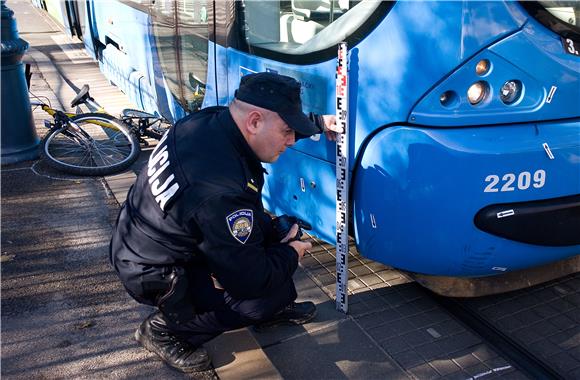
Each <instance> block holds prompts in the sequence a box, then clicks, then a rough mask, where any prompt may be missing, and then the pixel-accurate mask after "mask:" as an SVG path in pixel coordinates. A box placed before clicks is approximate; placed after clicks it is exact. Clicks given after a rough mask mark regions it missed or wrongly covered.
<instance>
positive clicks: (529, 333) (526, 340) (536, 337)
mask: <svg viewBox="0 0 580 380" xmlns="http://www.w3.org/2000/svg"><path fill="white" fill-rule="evenodd" d="M511 336H513V337H515V338H516V339H517V340H518V341H519V342H521V343H523V344H524V345H525V346H529V345H530V344H532V343H535V342H537V341H540V340H542V339H544V336H543V335H540V334H538V333H536V332H535V331H534V330H532V329H529V328H525V327H524V328H523V329H521V330H518V331H515V332H514V333H513V334H511Z"/></svg>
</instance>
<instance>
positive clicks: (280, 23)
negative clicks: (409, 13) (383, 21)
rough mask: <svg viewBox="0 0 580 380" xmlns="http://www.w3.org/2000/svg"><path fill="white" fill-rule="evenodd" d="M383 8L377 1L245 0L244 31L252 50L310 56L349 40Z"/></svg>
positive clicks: (243, 10)
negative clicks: (254, 48)
mask: <svg viewBox="0 0 580 380" xmlns="http://www.w3.org/2000/svg"><path fill="white" fill-rule="evenodd" d="M380 5H381V1H376V0H363V1H348V0H319V1H312V0H292V1H257V0H246V1H244V2H243V6H242V18H243V23H244V25H243V29H244V31H245V37H246V41H247V43H248V45H249V46H250V48H252V47H258V48H262V49H267V50H271V51H275V52H280V53H284V54H308V53H312V52H316V51H320V50H324V49H327V48H329V47H334V46H336V44H337V43H339V42H340V41H343V40H345V39H346V38H348V37H349V36H350V35H351V34H353V33H354V32H355V31H357V30H358V29H359V28H360V27H361V26H362V25H363V24H364V23H365V21H367V20H368V19H369V17H370V16H371V15H372V14H373V13H374V12H375V11H376V10H377V8H379V6H380Z"/></svg>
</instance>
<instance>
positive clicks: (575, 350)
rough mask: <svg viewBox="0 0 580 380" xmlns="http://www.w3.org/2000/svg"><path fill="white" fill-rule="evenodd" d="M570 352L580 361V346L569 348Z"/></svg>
mask: <svg viewBox="0 0 580 380" xmlns="http://www.w3.org/2000/svg"><path fill="white" fill-rule="evenodd" d="M568 353H569V354H570V355H572V356H573V357H574V358H575V359H576V360H578V361H579V362H580V346H576V347H574V348H572V349H570V350H568Z"/></svg>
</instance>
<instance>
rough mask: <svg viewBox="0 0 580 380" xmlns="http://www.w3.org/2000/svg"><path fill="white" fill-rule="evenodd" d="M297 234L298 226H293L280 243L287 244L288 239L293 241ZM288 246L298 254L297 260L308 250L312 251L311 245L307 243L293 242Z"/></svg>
mask: <svg viewBox="0 0 580 380" xmlns="http://www.w3.org/2000/svg"><path fill="white" fill-rule="evenodd" d="M297 233H298V224H294V225H293V226H292V228H290V231H288V235H286V237H284V239H282V240H280V243H287V242H288V241H289V240H290V239H293V238H294V237H295V236H296V234H297ZM288 245H289V246H290V247H292V248H294V250H295V251H296V252H297V253H298V260H300V259H302V257H304V253H305V252H306V250H308V249H312V243H310V242H307V241H300V240H293V241H291V242H290V243H288Z"/></svg>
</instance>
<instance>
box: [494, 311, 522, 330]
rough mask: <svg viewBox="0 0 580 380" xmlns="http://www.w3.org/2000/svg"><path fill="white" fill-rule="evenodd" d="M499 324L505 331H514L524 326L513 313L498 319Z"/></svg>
mask: <svg viewBox="0 0 580 380" xmlns="http://www.w3.org/2000/svg"><path fill="white" fill-rule="evenodd" d="M496 324H497V326H498V327H499V328H500V329H501V330H504V331H507V332H512V331H515V330H518V329H521V328H522V322H521V321H519V320H518V319H517V318H515V317H514V316H513V315H509V316H506V317H504V318H502V319H499V320H497V321H496Z"/></svg>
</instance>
